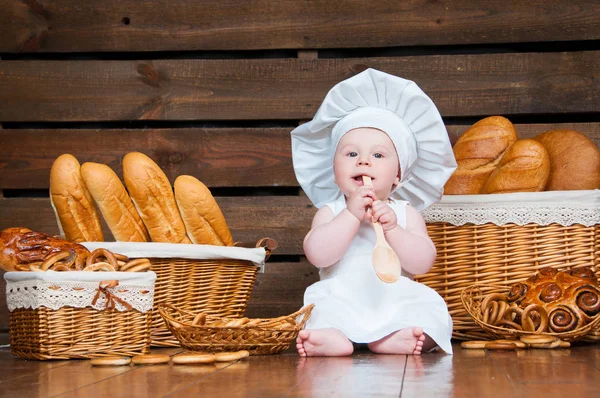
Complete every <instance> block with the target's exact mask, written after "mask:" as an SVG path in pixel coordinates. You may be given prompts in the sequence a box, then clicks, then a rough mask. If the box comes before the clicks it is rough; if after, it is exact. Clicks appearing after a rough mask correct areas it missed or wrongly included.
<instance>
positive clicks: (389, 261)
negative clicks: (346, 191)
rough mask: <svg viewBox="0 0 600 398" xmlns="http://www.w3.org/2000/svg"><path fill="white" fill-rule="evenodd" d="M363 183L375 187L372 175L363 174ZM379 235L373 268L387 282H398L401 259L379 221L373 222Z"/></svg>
mask: <svg viewBox="0 0 600 398" xmlns="http://www.w3.org/2000/svg"><path fill="white" fill-rule="evenodd" d="M363 183H364V184H365V185H366V186H368V187H371V188H372V187H373V183H372V182H371V177H368V176H363ZM371 224H372V225H373V229H374V230H375V235H376V236H377V241H376V242H375V247H374V248H373V257H372V260H373V269H375V273H376V274H377V276H378V277H379V279H381V280H382V281H384V282H386V283H393V282H396V281H397V280H398V279H399V278H400V275H401V274H402V267H401V266H400V259H398V256H397V255H396V253H395V252H394V249H392V248H391V247H390V245H389V244H388V243H387V241H386V240H385V235H384V234H383V227H382V226H381V224H380V223H379V222H373V223H371Z"/></svg>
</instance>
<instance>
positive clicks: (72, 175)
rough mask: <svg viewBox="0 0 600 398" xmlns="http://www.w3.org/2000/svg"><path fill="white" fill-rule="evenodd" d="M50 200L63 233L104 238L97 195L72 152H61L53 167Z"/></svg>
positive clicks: (82, 238)
mask: <svg viewBox="0 0 600 398" xmlns="http://www.w3.org/2000/svg"><path fill="white" fill-rule="evenodd" d="M50 203H51V204H52V208H53V209H54V214H55V215H56V220H57V222H58V228H59V229H60V234H61V235H62V236H63V237H64V238H65V239H67V240H72V241H74V242H103V241H104V236H103V234H102V225H101V224H100V217H99V216H98V212H97V211H96V207H95V205H94V199H93V198H92V195H91V194H90V192H89V191H88V189H87V187H86V186H85V182H84V181H83V178H82V177H81V171H80V167H79V162H78V161H77V159H75V157H74V156H73V155H69V154H64V155H61V156H59V157H58V158H57V159H56V160H55V161H54V164H53V165H52V168H51V169H50Z"/></svg>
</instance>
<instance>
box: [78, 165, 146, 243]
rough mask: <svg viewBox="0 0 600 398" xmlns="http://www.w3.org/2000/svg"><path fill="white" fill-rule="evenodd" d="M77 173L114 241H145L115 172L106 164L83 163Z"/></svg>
mask: <svg viewBox="0 0 600 398" xmlns="http://www.w3.org/2000/svg"><path fill="white" fill-rule="evenodd" d="M81 176H82V177H83V180H84V181H85V185H86V186H87V188H88V189H89V191H90V193H91V194H92V197H93V198H94V201H95V202H96V204H97V205H98V208H99V209H100V212H101V213H102V216H103V217H104V220H105V221H106V224H107V225H108V228H110V231H111V232H112V234H113V236H114V238H115V240H117V241H118V242H148V241H149V240H150V236H149V235H148V231H147V230H146V227H145V226H144V223H143V222H142V219H141V218H140V215H139V214H138V212H137V210H136V209H135V206H134V205H133V202H132V201H131V198H130V197H129V194H128V193H127V191H126V190H125V187H124V186H123V183H121V180H120V179H119V177H118V176H117V174H116V173H115V172H114V171H113V170H112V169H111V168H110V167H108V166H107V165H105V164H100V163H91V162H87V163H84V164H83V165H81Z"/></svg>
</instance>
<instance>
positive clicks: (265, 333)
mask: <svg viewBox="0 0 600 398" xmlns="http://www.w3.org/2000/svg"><path fill="white" fill-rule="evenodd" d="M313 307H314V305H312V304H311V305H308V306H306V307H304V308H301V309H300V310H298V311H296V312H294V313H293V314H290V315H285V316H281V317H277V318H252V319H250V318H246V317H219V316H211V315H207V314H206V313H203V312H190V311H184V310H182V309H180V308H177V307H175V306H173V305H169V304H165V305H160V306H159V308H158V310H159V312H160V315H161V316H162V317H163V319H164V321H165V323H166V325H167V327H168V328H169V330H171V332H172V333H173V335H174V336H175V337H176V338H177V339H178V340H179V342H180V343H181V347H183V348H185V349H186V350H189V351H200V352H211V353H215V352H226V351H239V350H245V351H248V352H249V353H250V355H265V354H277V353H280V352H281V351H284V350H286V349H287V348H289V346H290V345H291V344H292V343H293V342H294V341H295V340H296V337H298V333H299V332H300V330H302V328H303V327H304V325H305V324H306V322H307V321H308V318H309V317H310V313H311V311H312V309H313Z"/></svg>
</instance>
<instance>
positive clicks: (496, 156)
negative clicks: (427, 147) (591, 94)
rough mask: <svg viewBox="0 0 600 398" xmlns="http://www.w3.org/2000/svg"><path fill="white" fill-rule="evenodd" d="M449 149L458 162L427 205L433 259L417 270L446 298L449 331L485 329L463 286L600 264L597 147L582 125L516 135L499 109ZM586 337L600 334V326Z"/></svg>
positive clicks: (460, 335)
mask: <svg viewBox="0 0 600 398" xmlns="http://www.w3.org/2000/svg"><path fill="white" fill-rule="evenodd" d="M453 150H454V155H455V157H456V160H457V164H458V168H457V169H456V171H455V172H454V174H453V175H452V176H451V177H450V179H449V180H448V182H447V183H446V185H445V187H444V196H443V197H442V199H441V200H440V202H438V203H436V204H434V205H432V206H430V207H429V208H427V209H425V210H424V211H423V213H422V215H423V218H424V219H425V221H426V223H427V229H428V233H429V236H430V237H431V239H432V240H433V242H434V244H435V246H436V249H437V259H436V263H435V264H434V266H433V268H432V269H431V270H430V271H429V272H428V273H426V274H424V275H418V276H416V277H415V280H417V281H419V282H422V283H424V284H426V285H428V286H429V287H431V288H433V289H434V290H436V291H437V292H438V293H439V294H440V295H441V296H442V297H443V298H444V299H445V300H446V303H447V304H448V308H449V311H450V315H451V316H452V319H453V325H454V326H453V338H455V339H460V340H465V339H473V338H477V337H479V336H480V334H481V328H480V326H479V325H477V324H476V323H475V322H474V320H473V319H472V318H471V316H470V315H469V314H468V313H467V311H466V310H465V308H464V307H463V305H462V303H461V298H460V295H461V292H462V291H463V290H464V289H465V288H467V287H469V286H472V285H473V284H476V283H480V284H489V285H498V286H505V287H510V286H512V285H513V284H514V283H517V282H522V281H524V280H526V279H527V278H528V277H529V276H530V275H531V274H532V273H534V272H535V271H537V270H539V269H541V268H544V267H553V268H560V269H562V270H571V269H576V268H580V267H596V268H598V267H599V266H600V256H598V253H599V251H600V189H599V188H600V151H599V150H598V147H597V145H596V144H595V143H594V142H593V141H592V140H590V139H589V138H587V137H586V136H585V135H584V134H582V133H580V132H577V131H570V130H551V131H546V132H543V133H540V134H538V135H536V136H534V137H533V138H532V139H519V138H518V134H517V131H516V129H515V127H514V126H513V124H512V123H511V122H510V121H509V120H508V119H506V118H504V117H501V116H492V117H488V118H485V119H482V120H480V121H478V122H477V123H475V124H474V125H472V126H471V127H470V128H469V129H467V130H466V131H465V132H464V133H463V134H462V135H461V136H460V137H459V139H458V140H457V141H456V143H455V144H454V147H453ZM586 338H587V339H590V340H600V330H598V329H595V328H592V329H591V330H590V332H589V333H588V335H587V336H586Z"/></svg>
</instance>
